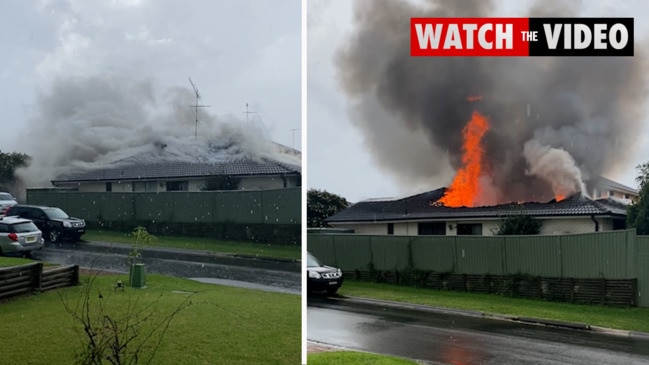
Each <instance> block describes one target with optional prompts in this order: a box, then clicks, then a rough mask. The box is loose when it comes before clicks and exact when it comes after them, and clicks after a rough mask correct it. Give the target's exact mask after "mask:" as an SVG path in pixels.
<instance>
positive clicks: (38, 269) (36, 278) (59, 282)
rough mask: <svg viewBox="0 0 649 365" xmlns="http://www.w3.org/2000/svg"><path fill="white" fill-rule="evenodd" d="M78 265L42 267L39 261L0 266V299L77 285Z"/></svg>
mask: <svg viewBox="0 0 649 365" xmlns="http://www.w3.org/2000/svg"><path fill="white" fill-rule="evenodd" d="M78 283H79V265H69V266H62V267H57V268H47V267H46V268H44V267H43V264H42V263H40V262H35V263H31V264H25V265H19V266H11V267H4V268H0V299H5V298H10V297H14V296H17V295H21V294H27V293H34V292H44V291H48V290H52V289H57V288H62V287H67V286H73V285H77V284H78Z"/></svg>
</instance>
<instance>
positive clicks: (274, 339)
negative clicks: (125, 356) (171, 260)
mask: <svg viewBox="0 0 649 365" xmlns="http://www.w3.org/2000/svg"><path fill="white" fill-rule="evenodd" d="M92 277H94V280H95V281H94V284H93V286H92V289H91V291H90V292H91V295H90V296H89V297H90V299H91V300H93V301H95V303H98V302H99V301H101V303H103V304H102V305H104V307H105V308H106V310H107V311H110V312H111V313H113V316H114V318H120V317H121V316H123V315H124V308H128V307H129V306H133V305H136V306H138V307H137V308H146V306H147V305H151V304H153V307H149V308H154V309H155V311H154V314H153V317H152V318H154V319H155V318H157V317H159V316H164V315H166V314H168V313H169V312H171V311H173V310H175V309H176V308H177V307H178V306H179V304H181V303H182V302H183V301H184V300H185V299H187V296H191V299H190V300H191V303H192V305H191V306H189V307H187V308H185V309H183V310H182V311H181V312H179V313H178V315H177V316H176V317H174V319H173V321H172V322H171V325H170V326H169V328H168V330H167V332H166V334H165V336H164V338H163V340H162V343H161V346H160V348H159V350H158V352H157V353H156V355H155V357H154V360H153V362H152V363H155V364H187V363H191V364H208V363H209V364H212V363H223V364H241V365H243V364H297V363H299V361H300V320H301V315H300V298H299V297H298V296H295V295H290V294H280V293H270V292H264V291H256V290H249V289H241V288H231V287H224V286H218V285H211V284H203V283H199V282H195V281H192V280H185V279H180V278H173V277H165V276H160V275H147V286H148V287H147V288H146V289H133V288H129V287H127V288H125V289H124V291H122V290H115V284H116V282H117V280H122V281H123V282H127V279H128V276H127V275H98V276H92ZM89 278H91V276H88V275H83V276H82V278H81V280H82V283H85V284H84V285H87V283H88V281H89ZM84 285H80V286H76V287H71V288H65V289H60V290H56V291H52V292H46V293H43V294H39V295H33V296H27V297H20V298H17V299H15V300H12V301H9V302H5V303H2V304H0V318H2V328H3V330H2V331H0V353H2V358H3V360H2V361H3V363H7V364H71V363H74V362H75V355H74V354H75V353H77V352H78V350H79V349H80V348H83V342H82V340H83V335H82V333H80V331H81V330H82V328H80V327H79V324H78V323H77V322H74V321H73V319H72V317H71V316H70V314H69V313H67V312H66V311H65V309H64V306H63V302H62V301H66V302H67V303H69V304H72V305H73V306H74V305H75V304H76V303H77V302H78V300H79V298H80V297H82V295H83V292H84V288H85V286H84ZM143 333H144V332H143ZM34 339H46V340H38V341H37V343H38V350H37V351H33V350H34V349H33V348H31V347H26V344H30V343H32V344H33V343H34Z"/></svg>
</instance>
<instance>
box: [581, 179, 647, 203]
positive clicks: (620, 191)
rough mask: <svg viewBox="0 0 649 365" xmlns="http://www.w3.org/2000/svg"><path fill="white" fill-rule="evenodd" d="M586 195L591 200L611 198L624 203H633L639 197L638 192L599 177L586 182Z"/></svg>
mask: <svg viewBox="0 0 649 365" xmlns="http://www.w3.org/2000/svg"><path fill="white" fill-rule="evenodd" d="M586 187H587V189H588V194H589V195H590V196H591V197H592V198H593V199H603V198H611V199H614V200H619V201H622V202H626V203H635V202H637V201H638V198H639V197H640V191H638V190H637V189H634V188H632V187H629V186H626V185H623V184H620V183H618V182H615V181H613V180H611V179H607V178H605V177H603V176H600V177H598V178H596V179H593V181H586Z"/></svg>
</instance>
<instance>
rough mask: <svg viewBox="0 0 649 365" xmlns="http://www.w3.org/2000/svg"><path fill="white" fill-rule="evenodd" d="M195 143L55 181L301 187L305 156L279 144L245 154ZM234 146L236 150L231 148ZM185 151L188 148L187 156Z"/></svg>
mask: <svg viewBox="0 0 649 365" xmlns="http://www.w3.org/2000/svg"><path fill="white" fill-rule="evenodd" d="M196 143H199V142H195V141H191V140H190V141H187V142H186V143H181V144H180V146H171V147H170V146H168V145H167V144H160V143H156V144H155V145H154V146H151V148H150V149H149V150H146V151H143V152H141V153H139V154H137V155H134V156H131V157H128V158H125V159H122V160H119V161H115V162H113V163H110V164H103V165H100V166H95V167H90V168H86V169H81V170H75V171H72V172H69V173H66V174H62V175H60V176H58V177H56V178H55V179H54V180H52V185H54V186H55V187H58V188H70V189H74V190H77V191H79V192H160V191H205V190H269V189H283V188H295V187H299V186H301V180H302V176H301V167H300V165H299V158H300V153H299V152H298V151H295V150H291V149H289V148H287V147H285V146H280V145H277V146H276V147H277V148H276V150H275V151H274V152H275V153H274V154H269V155H267V156H241V155H237V154H232V153H231V152H229V151H228V148H226V147H224V146H220V145H217V144H214V143H204V142H200V145H203V147H204V148H201V149H196V148H194V149H192V148H191V147H192V146H194V145H195V144H196ZM230 147H231V146H230ZM179 148H180V149H182V152H183V153H179V152H181V151H180V150H179Z"/></svg>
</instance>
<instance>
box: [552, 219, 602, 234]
mask: <svg viewBox="0 0 649 365" xmlns="http://www.w3.org/2000/svg"><path fill="white" fill-rule="evenodd" d="M602 221H603V219H602V218H600V219H598V222H599V230H600V231H604V230H612V229H613V224H612V223H611V224H610V225H608V226H606V225H603V224H602ZM609 221H610V219H609ZM590 232H595V222H593V221H592V220H591V219H590V218H581V217H580V218H557V219H544V220H543V226H541V234H544V235H553V234H567V233H590Z"/></svg>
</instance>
